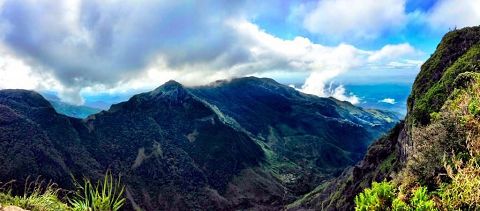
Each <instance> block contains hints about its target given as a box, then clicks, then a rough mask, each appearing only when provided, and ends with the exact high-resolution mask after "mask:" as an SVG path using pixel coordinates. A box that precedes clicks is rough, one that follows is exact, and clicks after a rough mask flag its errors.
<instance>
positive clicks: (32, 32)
mask: <svg viewBox="0 0 480 211" xmlns="http://www.w3.org/2000/svg"><path fill="white" fill-rule="evenodd" d="M479 24H480V2H479V0H437V1H433V0H426V1H420V0H418V1H415V0H382V1H378V0H306V1H300V0H292V1H273V0H264V1H250V0H239V1H227V0H216V1H213V0H201V1H193V0H185V1H166V0H156V1H147V0H144V1H135V0H124V1H118V0H111V1H101V0H70V1H60V2H59V1H53V0H50V1H49V0H24V1H18V0H0V88H24V89H34V90H38V91H50V92H56V93H58V94H59V97H60V98H61V99H62V100H63V101H66V102H69V103H74V104H82V103H84V102H85V99H86V98H87V101H88V99H89V98H90V99H96V98H98V96H107V95H108V96H116V95H118V96H125V95H129V94H131V93H136V92H139V91H145V90H149V89H153V88H155V87H157V86H159V85H161V84H162V83H164V82H165V81H167V80H170V79H174V80H177V81H179V82H181V83H183V84H185V85H189V86H194V85H201V84H206V83H209V82H212V81H214V80H218V79H228V78H233V77H242V76H251V75H253V76H259V77H271V78H274V79H277V80H278V81H280V82H282V83H286V84H295V85H296V87H297V88H298V89H299V90H301V91H303V92H306V93H310V94H315V95H318V96H322V97H328V96H333V97H336V98H338V99H340V100H348V101H350V102H352V103H360V102H361V101H362V99H361V98H362V97H361V96H362V95H361V93H352V91H351V90H348V89H345V87H349V86H354V85H359V84H360V85H361V84H366V85H372V84H411V83H412V82H413V80H414V78H415V75H416V74H417V73H418V70H419V68H420V65H421V64H422V63H423V62H424V61H425V60H426V59H427V58H428V56H429V55H430V54H431V53H432V52H433V51H434V49H435V47H436V45H437V44H438V42H439V41H440V39H441V37H442V36H443V34H444V33H446V32H448V31H449V30H450V29H453V28H455V27H457V28H461V27H465V26H475V25H479ZM332 84H333V86H332ZM385 102H387V103H388V102H391V101H390V100H386V101H385Z"/></svg>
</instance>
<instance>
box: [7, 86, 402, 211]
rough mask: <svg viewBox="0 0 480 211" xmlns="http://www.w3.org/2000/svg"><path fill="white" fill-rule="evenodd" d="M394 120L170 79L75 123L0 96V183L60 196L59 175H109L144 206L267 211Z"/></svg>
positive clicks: (23, 95)
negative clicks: (55, 188) (52, 187)
mask: <svg viewBox="0 0 480 211" xmlns="http://www.w3.org/2000/svg"><path fill="white" fill-rule="evenodd" d="M397 121H398V118H397V117H396V115H395V114H392V113H389V112H382V111H377V110H365V109H361V108H358V107H355V106H353V105H351V104H350V103H347V102H341V101H338V100H335V99H331V98H319V97H316V96H312V95H306V94H303V93H300V92H298V91H297V90H295V89H293V88H290V87H288V86H285V85H282V84H279V83H277V82H275V81H273V80H271V79H260V78H254V77H249V78H239V79H233V80H230V81H219V82H217V83H215V84H211V85H208V86H201V87H184V86H182V85H181V84H179V83H177V82H175V81H169V82H167V83H165V84H164V85H162V86H160V87H158V88H157V89H155V90H153V91H151V92H146V93H142V94H138V95H135V96H133V97H132V98H130V99H129V100H128V101H126V102H122V103H118V104H115V105H112V106H111V108H110V109H109V110H107V111H101V112H100V113H97V114H94V115H91V116H89V117H88V118H86V119H77V118H71V117H67V116H65V115H62V114H58V113H57V112H56V111H55V109H54V108H53V107H52V104H51V103H49V102H48V101H46V100H45V99H44V98H43V97H42V96H40V95H39V94H37V93H35V92H31V91H24V90H1V91H0V144H1V146H0V153H2V154H3V155H5V156H3V157H2V158H0V165H1V166H3V168H2V169H1V170H0V181H9V180H10V179H17V180H19V181H22V180H23V179H25V177H26V176H28V175H30V176H36V175H42V176H44V177H45V178H47V179H52V180H53V181H55V182H58V183H59V184H60V185H61V186H62V187H66V188H68V187H69V186H71V184H70V183H69V175H70V174H73V175H76V176H81V175H85V176H88V177H90V178H94V179H95V178H99V177H100V176H101V174H102V173H103V172H104V171H105V170H106V169H112V170H113V172H115V173H120V174H122V175H123V177H124V181H125V184H126V185H127V190H128V192H129V201H130V202H131V203H130V204H138V205H139V206H141V207H142V208H143V209H146V210H159V209H160V210H165V209H167V210H168V209H173V208H176V209H179V210H192V209H193V210H198V209H202V210H204V209H207V210H208V209H216V210H232V209H267V210H276V209H280V208H281V207H283V205H285V204H286V203H288V202H291V201H293V200H294V199H295V197H297V196H298V195H299V194H302V193H305V192H307V191H309V190H311V189H312V188H313V187H315V186H316V185H318V184H320V183H321V182H322V181H324V180H325V179H327V178H330V177H332V176H333V175H335V174H337V173H338V172H340V171H341V170H342V169H343V168H344V167H346V166H348V165H350V164H353V163H355V162H356V161H358V160H359V159H360V158H361V157H362V155H363V153H364V152H365V150H366V148H367V146H368V145H369V144H370V143H371V141H373V140H374V139H375V138H377V137H379V136H380V135H381V134H382V133H383V132H385V131H387V130H388V129H389V128H390V127H392V126H393V125H394V124H395V123H396V122H397ZM17 158H21V159H17Z"/></svg>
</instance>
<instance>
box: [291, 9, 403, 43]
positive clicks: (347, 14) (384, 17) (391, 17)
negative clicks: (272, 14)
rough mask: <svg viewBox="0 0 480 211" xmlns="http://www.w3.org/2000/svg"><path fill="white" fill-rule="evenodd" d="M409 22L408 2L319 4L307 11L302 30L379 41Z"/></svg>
mask: <svg viewBox="0 0 480 211" xmlns="http://www.w3.org/2000/svg"><path fill="white" fill-rule="evenodd" d="M304 10H305V9H304ZM304 10H303V12H305V11H304ZM301 11H302V10H301ZM297 12H298V11H297ZM406 21H407V14H406V13H405V0H382V1H378V0H319V1H318V3H317V5H316V7H315V8H314V9H313V10H312V11H309V12H308V11H307V15H305V16H304V19H303V26H304V27H305V28H306V29H307V30H309V31H310V32H312V33H316V34H320V35H327V36H335V37H343V38H345V37H350V38H351V37H352V36H353V37H354V38H376V37H378V36H380V35H381V34H382V33H384V32H387V31H392V30H393V31H395V30H398V29H400V28H402V27H403V26H404V25H405V24H406Z"/></svg>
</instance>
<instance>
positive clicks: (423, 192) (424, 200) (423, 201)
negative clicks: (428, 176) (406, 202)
mask: <svg viewBox="0 0 480 211" xmlns="http://www.w3.org/2000/svg"><path fill="white" fill-rule="evenodd" d="M410 205H411V206H412V207H413V208H415V210H417V211H429V210H436V208H435V202H433V201H432V200H430V195H429V194H428V192H427V188H425V187H419V188H417V189H416V190H415V191H414V192H413V196H412V199H410Z"/></svg>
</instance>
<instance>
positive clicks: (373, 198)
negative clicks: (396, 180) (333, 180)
mask: <svg viewBox="0 0 480 211" xmlns="http://www.w3.org/2000/svg"><path fill="white" fill-rule="evenodd" d="M394 198H395V189H394V187H393V185H392V184H391V183H389V182H381V183H377V182H373V183H372V187H371V188H366V189H365V190H364V191H363V192H362V193H360V194H359V195H357V196H356V197H355V210H358V211H364V210H365V211H367V210H383V209H384V208H385V207H390V206H391V204H392V201H393V199H394Z"/></svg>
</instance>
